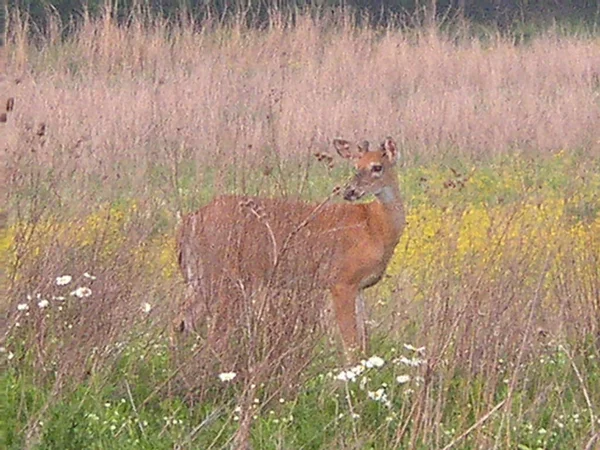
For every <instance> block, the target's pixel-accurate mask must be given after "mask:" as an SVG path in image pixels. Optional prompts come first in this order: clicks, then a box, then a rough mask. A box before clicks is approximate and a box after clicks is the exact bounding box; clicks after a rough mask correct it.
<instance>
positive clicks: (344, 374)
mask: <svg viewBox="0 0 600 450" xmlns="http://www.w3.org/2000/svg"><path fill="white" fill-rule="evenodd" d="M356 377H357V374H356V373H354V372H353V371H352V370H342V371H341V372H340V373H338V374H337V375H336V377H335V379H336V380H340V381H351V382H352V381H356Z"/></svg>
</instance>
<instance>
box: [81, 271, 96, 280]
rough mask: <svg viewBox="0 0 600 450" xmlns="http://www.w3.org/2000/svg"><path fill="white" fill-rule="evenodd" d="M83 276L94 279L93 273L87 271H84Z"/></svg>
mask: <svg viewBox="0 0 600 450" xmlns="http://www.w3.org/2000/svg"><path fill="white" fill-rule="evenodd" d="M83 276H84V277H86V278H89V279H90V280H95V279H96V277H95V276H94V275H90V274H89V273H87V272H85V273H84V274H83Z"/></svg>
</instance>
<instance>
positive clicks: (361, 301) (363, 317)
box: [356, 291, 369, 356]
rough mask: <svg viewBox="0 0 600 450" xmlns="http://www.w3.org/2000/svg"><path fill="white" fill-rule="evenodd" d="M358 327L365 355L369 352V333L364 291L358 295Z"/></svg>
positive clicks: (361, 346) (359, 338)
mask: <svg viewBox="0 0 600 450" xmlns="http://www.w3.org/2000/svg"><path fill="white" fill-rule="evenodd" d="M356 327H357V335H358V343H359V345H360V351H361V352H362V354H363V355H364V356H367V355H368V352H369V333H368V331H367V310H366V308H365V297H364V293H363V291H359V293H358V295H357V296H356Z"/></svg>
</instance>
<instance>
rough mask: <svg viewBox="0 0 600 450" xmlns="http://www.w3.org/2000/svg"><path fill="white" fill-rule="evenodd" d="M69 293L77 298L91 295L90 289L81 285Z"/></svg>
mask: <svg viewBox="0 0 600 450" xmlns="http://www.w3.org/2000/svg"><path fill="white" fill-rule="evenodd" d="M71 295H74V296H75V297H79V298H85V297H89V296H90V295H92V290H91V289H90V288H89V287H85V286H81V287H78V288H77V289H75V290H74V291H73V292H71Z"/></svg>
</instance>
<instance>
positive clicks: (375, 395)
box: [367, 388, 386, 402]
mask: <svg viewBox="0 0 600 450" xmlns="http://www.w3.org/2000/svg"><path fill="white" fill-rule="evenodd" d="M367 396H368V397H369V398H370V399H371V400H375V401H376V402H379V401H382V400H384V399H385V398H386V395H385V389H383V388H379V389H377V390H376V391H375V392H373V391H369V392H367Z"/></svg>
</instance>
